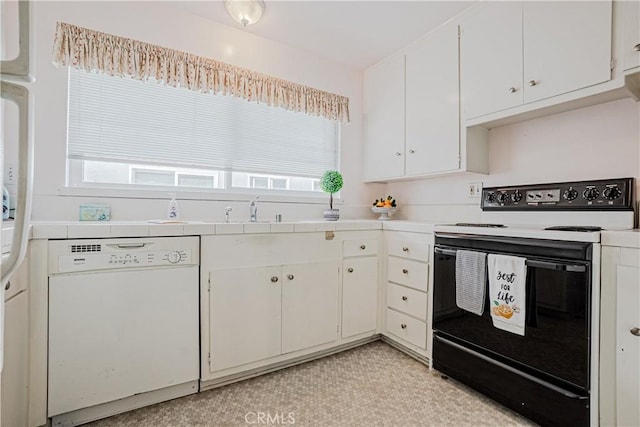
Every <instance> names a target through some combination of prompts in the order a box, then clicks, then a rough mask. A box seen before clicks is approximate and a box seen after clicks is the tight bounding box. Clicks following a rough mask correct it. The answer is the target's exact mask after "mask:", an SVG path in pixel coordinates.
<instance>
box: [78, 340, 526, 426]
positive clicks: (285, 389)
mask: <svg viewBox="0 0 640 427" xmlns="http://www.w3.org/2000/svg"><path fill="white" fill-rule="evenodd" d="M88 425H89V426H91V427H107V426H108V427H120V426H127V427H128V426H135V427H165V426H166V427H195V426H198V427H200V426H202V427H204V426H207V427H209V426H211V427H217V426H223V427H227V426H228V427H235V426H244V427H247V426H258V427H259V426H285V425H286V426H318V427H360V426H362V427H368V426H389V427H396V426H397V427H422V426H425V427H426V426H456V427H460V426H500V427H502V426H533V425H535V424H533V423H532V422H530V421H528V420H527V419H525V418H523V417H521V416H520V415H518V414H516V413H514V412H512V411H511V410H509V409H507V408H505V407H503V406H501V405H499V404H498V403H495V402H494V401H492V400H491V399H489V398H486V397H484V396H483V395H481V394H479V393H477V392H475V391H474V390H471V389H470V388H468V387H466V386H464V385H462V384H460V383H458V382H457V381H454V380H452V379H443V378H441V376H440V374H438V373H437V372H435V371H430V370H429V368H427V367H426V366H424V365H423V364H421V363H419V362H418V361H416V360H414V359H412V358H411V357H409V356H407V355H405V354H404V353H402V352H400V351H398V350H397V349H395V348H393V347H391V346H389V345H388V344H385V343H383V342H382V341H377V342H373V343H370V344H366V345H363V346H360V347H357V348H354V349H351V350H348V351H344V352H342V353H338V354H335V355H332V356H329V357H325V358H322V359H319V360H315V361H312V362H308V363H304V364H301V365H298V366H294V367H291V368H287V369H283V370H280V371H276V372H273V373H270V374H266V375H262V376H260V377H256V378H252V379H248V380H244V381H241V382H238V383H235V384H231V385H227V386H224V387H220V388H217V389H214V390H209V391H205V392H203V393H199V394H195V395H191V396H187V397H183V398H180V399H175V400H172V401H169V402H164V403H159V404H156V405H153V406H149V407H146V408H142V409H138V410H134V411H131V412H127V413H124V414H120V415H116V416H113V417H110V418H105V419H103V420H99V421H96V422H94V423H91V424H88Z"/></svg>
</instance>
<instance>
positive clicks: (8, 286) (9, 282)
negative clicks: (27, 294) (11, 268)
mask: <svg viewBox="0 0 640 427" xmlns="http://www.w3.org/2000/svg"><path fill="white" fill-rule="evenodd" d="M9 288H11V281H8V282H7V284H6V285H4V290H5V291H8V290H9Z"/></svg>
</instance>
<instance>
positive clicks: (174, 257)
mask: <svg viewBox="0 0 640 427" xmlns="http://www.w3.org/2000/svg"><path fill="white" fill-rule="evenodd" d="M181 259H182V255H180V252H178V251H172V252H169V254H167V260H168V261H169V262H170V263H171V264H177V263H179V262H180V260H181Z"/></svg>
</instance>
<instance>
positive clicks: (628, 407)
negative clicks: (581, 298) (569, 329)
mask: <svg viewBox="0 0 640 427" xmlns="http://www.w3.org/2000/svg"><path fill="white" fill-rule="evenodd" d="M617 270H618V272H617V292H616V293H617V309H616V313H617V327H616V330H617V337H616V342H617V349H616V353H617V357H616V359H617V360H616V376H617V387H616V407H617V409H616V413H617V419H616V424H617V425H619V426H638V425H640V405H638V402H640V336H637V335H634V333H633V332H632V329H633V328H640V268H637V267H627V266H621V265H620V266H618V268H617Z"/></svg>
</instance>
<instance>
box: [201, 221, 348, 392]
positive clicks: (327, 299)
mask: <svg viewBox="0 0 640 427" xmlns="http://www.w3.org/2000/svg"><path fill="white" fill-rule="evenodd" d="M340 248H341V242H339V241H338V240H337V239H334V238H328V236H326V235H325V233H282V234H270V233H269V234H238V235H215V236H203V237H202V240H201V251H202V252H201V253H202V257H201V273H200V275H201V306H200V316H201V348H202V354H201V360H202V364H201V379H202V380H203V381H209V380H216V379H219V378H222V377H225V376H228V375H233V374H238V373H241V372H243V371H247V370H251V369H255V368H259V367H261V366H265V365H268V364H271V363H279V362H282V361H284V360H286V358H288V357H297V356H299V355H301V354H305V352H306V353H310V352H313V351H317V349H318V348H319V346H323V345H324V346H330V345H331V344H332V343H333V342H335V341H337V339H338V326H339V321H340V316H339V307H340V305H339V304H340V265H341V249H340ZM288 354H292V355H293V356H288Z"/></svg>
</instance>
